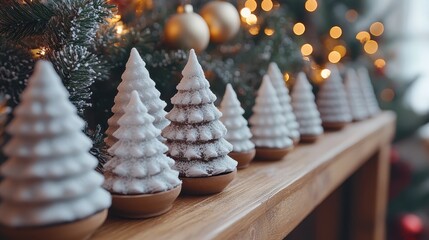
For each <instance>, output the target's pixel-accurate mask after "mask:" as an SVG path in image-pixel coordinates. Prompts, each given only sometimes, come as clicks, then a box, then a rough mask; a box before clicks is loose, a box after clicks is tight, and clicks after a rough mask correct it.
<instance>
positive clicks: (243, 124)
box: [220, 84, 255, 169]
mask: <svg viewBox="0 0 429 240" xmlns="http://www.w3.org/2000/svg"><path fill="white" fill-rule="evenodd" d="M220 111H221V112H222V117H221V118H220V120H221V121H222V123H223V124H224V125H225V127H226V129H227V134H226V136H225V139H226V140H227V141H228V142H229V143H231V144H232V147H233V150H232V152H230V153H229V156H230V157H232V158H233V159H234V160H236V161H237V162H238V166H237V168H238V169H242V168H246V167H247V166H249V164H250V162H251V161H252V160H253V158H254V157H255V144H253V142H252V141H251V140H250V139H251V138H252V133H251V132H250V129H249V127H248V126H247V120H246V119H245V118H244V117H243V113H244V109H243V108H242V107H241V104H240V101H238V98H237V94H236V93H235V91H234V89H233V88H232V86H231V84H228V85H227V86H226V91H225V95H224V96H223V99H222V102H221V103H220Z"/></svg>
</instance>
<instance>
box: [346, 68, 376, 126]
mask: <svg viewBox="0 0 429 240" xmlns="http://www.w3.org/2000/svg"><path fill="white" fill-rule="evenodd" d="M344 85H345V88H346V93H347V100H348V102H349V106H350V112H351V114H352V117H353V120H355V121H360V120H363V119H365V118H368V117H369V116H370V112H369V111H368V109H367V105H366V100H365V96H364V95H363V92H362V90H361V88H360V86H359V78H358V76H357V74H356V71H355V70H354V69H353V68H349V69H347V72H346V78H345V80H344Z"/></svg>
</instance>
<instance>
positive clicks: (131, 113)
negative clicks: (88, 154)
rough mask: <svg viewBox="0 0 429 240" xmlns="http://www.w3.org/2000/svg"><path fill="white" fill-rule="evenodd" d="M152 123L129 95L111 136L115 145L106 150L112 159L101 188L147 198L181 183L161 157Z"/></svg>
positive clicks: (163, 149) (161, 148)
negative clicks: (141, 195) (117, 125)
mask: <svg viewBox="0 0 429 240" xmlns="http://www.w3.org/2000/svg"><path fill="white" fill-rule="evenodd" d="M154 120H155V118H154V117H152V116H151V115H149V113H148V110H147V108H146V107H145V106H144V105H143V103H142V102H141V101H140V98H139V94H138V92H137V91H133V92H132V93H131V99H130V102H129V104H128V105H127V107H126V108H125V112H124V114H123V115H122V117H121V118H120V119H119V121H118V124H119V128H118V130H116V131H115V132H114V133H113V136H114V137H116V138H117V139H118V141H117V142H116V143H115V144H114V145H113V146H112V147H111V148H109V150H108V151H109V153H110V154H111V155H112V156H113V158H112V159H111V160H110V161H108V162H107V163H106V164H105V165H104V175H105V177H106V181H105V182H104V184H103V186H104V188H106V189H107V190H109V191H110V192H112V193H116V194H148V193H156V192H164V191H167V190H170V189H172V188H175V187H177V186H178V185H179V184H180V183H181V182H180V180H179V178H178V176H179V172H177V171H175V170H172V169H171V168H172V167H173V165H174V160H173V159H171V158H169V157H167V155H165V152H167V150H168V148H167V146H165V145H164V144H163V143H162V142H161V141H160V140H159V139H158V137H159V135H160V134H161V130H159V129H158V128H156V127H155V126H154V125H153V121H154Z"/></svg>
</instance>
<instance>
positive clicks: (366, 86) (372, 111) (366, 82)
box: [357, 67, 380, 116]
mask: <svg viewBox="0 0 429 240" xmlns="http://www.w3.org/2000/svg"><path fill="white" fill-rule="evenodd" d="M357 74H358V77H359V80H360V81H359V83H360V88H361V90H362V93H363V95H364V97H365V101H366V106H367V109H368V112H369V115H370V116H374V115H376V114H377V113H379V112H380V107H379V106H378V102H377V98H376V97H375V93H374V88H373V87H372V83H371V78H370V77H369V73H368V69H366V68H364V67H360V68H359V69H358V70H357Z"/></svg>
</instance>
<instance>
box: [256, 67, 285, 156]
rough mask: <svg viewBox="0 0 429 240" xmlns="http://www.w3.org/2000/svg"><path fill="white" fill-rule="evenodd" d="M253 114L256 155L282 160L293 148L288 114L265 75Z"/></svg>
mask: <svg viewBox="0 0 429 240" xmlns="http://www.w3.org/2000/svg"><path fill="white" fill-rule="evenodd" d="M252 110H253V115H252V116H251V117H250V119H249V122H250V125H251V128H250V130H251V132H252V134H253V138H252V141H253V143H255V145H256V157H257V158H258V159H261V160H280V159H282V158H283V156H285V155H286V154H287V153H288V152H289V151H290V150H291V149H292V148H293V141H292V139H291V138H290V137H289V135H290V134H289V130H288V128H287V126H286V122H287V119H286V116H285V115H284V114H283V111H282V107H281V106H280V103H279V100H278V99H277V96H276V91H275V90H274V87H273V85H272V84H271V80H270V78H269V77H268V75H265V76H264V78H263V80H262V84H261V87H260V88H259V90H258V96H257V98H256V104H255V106H254V107H253V109H252Z"/></svg>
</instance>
